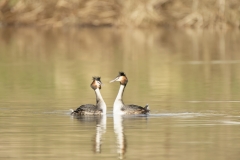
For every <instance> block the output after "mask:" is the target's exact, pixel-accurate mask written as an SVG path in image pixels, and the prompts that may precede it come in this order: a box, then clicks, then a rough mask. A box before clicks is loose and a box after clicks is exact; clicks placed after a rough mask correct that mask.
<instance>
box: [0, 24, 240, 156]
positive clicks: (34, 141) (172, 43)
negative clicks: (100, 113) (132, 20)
mask: <svg viewBox="0 0 240 160" xmlns="http://www.w3.org/2000/svg"><path fill="white" fill-rule="evenodd" d="M239 44H240V33H239V31H226V32H213V31H191V30H189V31H182V30H179V31H175V30H121V29H110V28H105V29H104V28H101V29H95V28H92V29H65V30H53V31H44V30H41V29H31V28H24V29H1V30H0V142H1V143H0V159H24V160H28V159H29V160H30V159H98V160H99V159H118V158H123V159H169V160H179V159H182V160H185V159H197V160H206V159H209V160H212V159H218V160H225V159H231V160H237V159H239V156H240V154H239V150H240V143H239V141H240V134H239V133H240V107H239V106H240V98H239V97H240V94H239V93H240V70H239V68H240V54H239V51H240V45H239ZM118 71H124V72H125V73H126V75H127V77H128V79H129V83H128V85H127V88H126V89H125V93H124V102H125V103H126V104H130V103H131V104H132V103H133V104H138V105H141V106H144V105H145V104H147V103H148V104H149V105H150V109H151V113H150V115H149V116H148V117H131V116H130V117H129V116H127V117H114V116H113V115H112V105H113V102H114V99H115V97H116V95H117V92H118V89H119V83H111V84H110V83H109V81H110V80H112V79H113V78H115V77H116V76H117V75H118ZM92 76H101V80H102V82H103V84H104V85H103V86H102V90H101V93H102V96H103V98H104V100H105V102H106V104H107V112H108V114H107V116H106V117H102V118H101V117H82V118H81V119H75V118H73V117H71V116H70V115H69V113H70V111H69V109H71V108H72V109H75V108H77V107H78V106H79V105H81V104H86V103H93V104H94V103H95V95H94V92H93V90H92V89H91V88H90V83H91V82H92V80H91V77H92Z"/></svg>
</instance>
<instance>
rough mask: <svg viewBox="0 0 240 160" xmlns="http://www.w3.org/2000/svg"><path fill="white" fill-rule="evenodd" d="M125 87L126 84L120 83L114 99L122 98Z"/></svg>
mask: <svg viewBox="0 0 240 160" xmlns="http://www.w3.org/2000/svg"><path fill="white" fill-rule="evenodd" d="M125 87H126V85H122V84H121V85H120V88H119V91H118V94H117V97H116V100H122V97H123V92H124V89H125Z"/></svg>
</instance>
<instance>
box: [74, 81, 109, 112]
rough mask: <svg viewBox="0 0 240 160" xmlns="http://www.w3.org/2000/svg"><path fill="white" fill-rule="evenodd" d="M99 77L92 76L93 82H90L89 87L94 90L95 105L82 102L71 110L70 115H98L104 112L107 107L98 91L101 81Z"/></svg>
mask: <svg viewBox="0 0 240 160" xmlns="http://www.w3.org/2000/svg"><path fill="white" fill-rule="evenodd" d="M100 79H101V78H100V77H93V82H92V83H91V85H90V86H91V88H92V89H93V90H94V91H95V94H96V105H93V104H84V105H81V106H80V107H78V108H77V109H76V110H72V113H71V115H74V116H80V115H100V114H106V112H107V107H106V103H105V102H104V100H103V98H102V95H101V93H100V89H101V85H102V82H101V80H100Z"/></svg>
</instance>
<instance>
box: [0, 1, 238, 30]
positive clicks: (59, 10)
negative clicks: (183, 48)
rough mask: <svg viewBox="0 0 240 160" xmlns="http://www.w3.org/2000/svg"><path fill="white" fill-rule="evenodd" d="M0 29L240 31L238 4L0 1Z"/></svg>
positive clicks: (233, 2) (199, 2) (229, 2)
mask: <svg viewBox="0 0 240 160" xmlns="http://www.w3.org/2000/svg"><path fill="white" fill-rule="evenodd" d="M0 26H40V27H42V26H44V27H47V28H56V27H57V28H59V27H68V26H116V27H141V28H145V27H158V26H165V27H174V28H175V27H176V28H185V27H188V28H189V27H190V28H210V29H216V28H217V29H228V28H239V27H240V1H239V0H138V1H134V0H1V1H0Z"/></svg>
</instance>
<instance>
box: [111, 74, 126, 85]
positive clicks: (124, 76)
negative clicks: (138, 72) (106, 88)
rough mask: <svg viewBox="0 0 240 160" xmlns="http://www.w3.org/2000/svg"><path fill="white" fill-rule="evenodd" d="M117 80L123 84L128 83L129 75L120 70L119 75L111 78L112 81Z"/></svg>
mask: <svg viewBox="0 0 240 160" xmlns="http://www.w3.org/2000/svg"><path fill="white" fill-rule="evenodd" d="M115 81H118V82H120V84H122V85H127V83H128V79H127V76H126V74H125V73H124V72H119V74H118V76H117V77H116V78H115V79H114V80H111V81H110V83H112V82H115Z"/></svg>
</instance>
